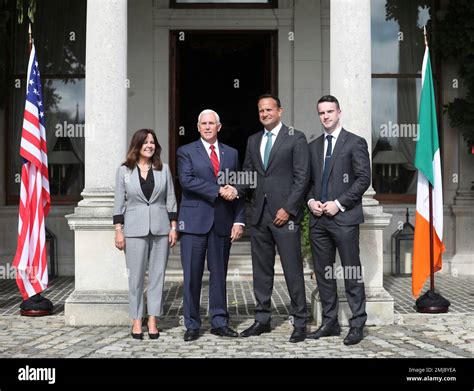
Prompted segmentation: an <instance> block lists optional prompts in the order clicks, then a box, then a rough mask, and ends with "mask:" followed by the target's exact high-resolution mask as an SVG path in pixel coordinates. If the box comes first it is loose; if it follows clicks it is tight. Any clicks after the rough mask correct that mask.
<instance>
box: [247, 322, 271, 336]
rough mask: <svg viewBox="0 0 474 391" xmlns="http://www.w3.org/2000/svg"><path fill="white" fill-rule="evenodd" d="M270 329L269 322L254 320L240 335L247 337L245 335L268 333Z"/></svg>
mask: <svg viewBox="0 0 474 391" xmlns="http://www.w3.org/2000/svg"><path fill="white" fill-rule="evenodd" d="M270 331H272V329H271V327H270V323H267V324H263V323H260V322H257V321H255V322H254V324H253V325H252V326H250V327H249V328H248V329H245V330H244V331H242V332H241V333H240V336H241V337H244V338H247V337H253V336H256V335H260V334H263V333H269V332H270Z"/></svg>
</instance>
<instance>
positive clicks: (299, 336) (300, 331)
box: [290, 327, 306, 343]
mask: <svg viewBox="0 0 474 391" xmlns="http://www.w3.org/2000/svg"><path fill="white" fill-rule="evenodd" d="M305 338H306V327H295V328H294V329H293V332H292V333H291V337H290V342H292V343H296V342H303V341H304V339H305Z"/></svg>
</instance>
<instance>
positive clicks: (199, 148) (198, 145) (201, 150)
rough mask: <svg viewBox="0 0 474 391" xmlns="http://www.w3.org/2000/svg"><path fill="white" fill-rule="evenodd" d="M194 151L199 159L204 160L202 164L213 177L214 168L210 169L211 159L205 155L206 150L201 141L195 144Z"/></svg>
mask: <svg viewBox="0 0 474 391" xmlns="http://www.w3.org/2000/svg"><path fill="white" fill-rule="evenodd" d="M195 143H196V144H195V146H196V149H197V151H198V153H199V155H201V157H202V158H203V159H204V162H205V163H206V164H207V166H208V167H209V170H211V173H212V175H214V167H212V163H211V159H210V158H209V155H208V154H207V151H206V148H204V144H203V143H202V142H201V140H200V139H199V140H197V141H196V142H195Z"/></svg>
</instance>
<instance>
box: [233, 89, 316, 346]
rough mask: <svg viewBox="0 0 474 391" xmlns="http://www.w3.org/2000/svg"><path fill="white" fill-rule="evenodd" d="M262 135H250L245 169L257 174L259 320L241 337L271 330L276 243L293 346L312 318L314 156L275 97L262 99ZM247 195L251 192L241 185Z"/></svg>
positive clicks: (255, 248)
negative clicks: (306, 247)
mask: <svg viewBox="0 0 474 391" xmlns="http://www.w3.org/2000/svg"><path fill="white" fill-rule="evenodd" d="M258 112H259V117H260V122H261V123H262V125H263V126H264V130H263V131H262V132H258V133H256V134H254V135H252V136H250V137H249V139H248V142H247V150H246V153H245V162H244V166H243V170H244V171H248V172H256V173H257V181H256V188H255V189H254V194H253V200H252V211H251V215H252V218H251V221H250V223H251V225H252V231H251V245H252V268H253V289H254V293H255V298H256V301H257V305H256V308H255V322H254V324H253V325H252V326H250V327H249V328H248V329H246V330H244V331H243V332H242V333H241V334H240V335H241V336H242V337H250V336H255V335H260V334H262V333H268V332H270V330H271V329H270V320H271V297H272V290H273V278H274V266H275V245H276V246H277V247H278V252H279V254H280V259H281V264H282V267H283V272H284V275H285V280H286V284H287V286H288V291H289V294H290V298H291V307H290V314H291V316H292V317H293V326H294V330H293V333H292V334H291V337H290V342H301V341H303V340H304V339H305V336H306V321H307V317H308V312H307V306H306V295H305V285H304V276H303V260H302V257H301V244H300V241H301V239H300V235H301V232H300V222H301V219H302V214H303V213H302V204H303V202H304V196H305V194H306V191H307V185H308V180H309V152H308V143H307V141H306V137H305V135H304V134H303V133H302V132H300V131H298V130H294V129H290V128H288V127H287V126H286V125H283V124H282V123H281V114H282V112H283V109H282V107H281V104H280V100H279V99H278V97H276V96H272V95H269V94H266V95H262V96H261V97H260V98H259V99H258ZM238 190H239V194H240V195H243V194H244V192H245V190H246V188H245V187H242V186H241V187H238Z"/></svg>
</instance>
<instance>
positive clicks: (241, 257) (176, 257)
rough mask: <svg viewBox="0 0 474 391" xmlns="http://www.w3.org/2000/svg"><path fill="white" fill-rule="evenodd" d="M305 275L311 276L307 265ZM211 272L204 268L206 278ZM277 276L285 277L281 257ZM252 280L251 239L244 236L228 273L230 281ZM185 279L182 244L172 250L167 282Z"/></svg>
mask: <svg viewBox="0 0 474 391" xmlns="http://www.w3.org/2000/svg"><path fill="white" fill-rule="evenodd" d="M304 272H305V275H307V276H309V275H310V274H311V270H310V269H309V268H308V267H307V265H306V263H305V269H304ZM208 276H209V272H208V270H207V266H206V267H205V268H204V278H208ZM275 276H283V269H282V267H281V262H280V256H279V255H278V252H277V256H276V259H275ZM251 278H252V256H251V250H250V239H249V238H248V236H244V237H243V238H242V239H241V240H239V241H237V242H235V243H233V244H232V247H231V250H230V258H229V268H228V273H227V279H228V280H241V279H251ZM182 279H183V269H182V266H181V249H180V242H178V243H177V244H176V246H175V247H174V248H173V249H171V252H170V256H169V259H168V266H167V268H166V280H167V281H181V280H182Z"/></svg>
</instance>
